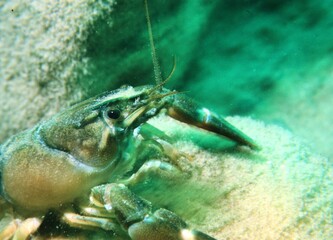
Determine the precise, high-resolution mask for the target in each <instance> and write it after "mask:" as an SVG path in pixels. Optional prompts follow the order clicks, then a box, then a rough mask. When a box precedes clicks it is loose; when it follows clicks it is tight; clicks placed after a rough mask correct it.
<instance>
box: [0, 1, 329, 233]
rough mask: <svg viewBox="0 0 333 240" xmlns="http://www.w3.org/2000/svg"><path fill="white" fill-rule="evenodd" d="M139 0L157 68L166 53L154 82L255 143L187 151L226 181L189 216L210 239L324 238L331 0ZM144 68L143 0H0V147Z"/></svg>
mask: <svg viewBox="0 0 333 240" xmlns="http://www.w3.org/2000/svg"><path fill="white" fill-rule="evenodd" d="M148 4H149V7H150V17H151V21H152V27H153V33H154V39H155V44H156V48H157V53H158V58H159V60H160V63H161V69H162V73H163V76H164V78H166V77H167V76H168V74H169V72H171V69H172V67H173V57H175V58H176V71H175V73H174V74H173V76H172V78H171V80H170V81H169V82H168V83H167V84H166V87H167V88H169V89H176V90H178V91H184V92H186V94H188V95H190V96H191V97H192V98H194V99H196V100H197V101H198V102H200V103H201V104H202V105H203V106H206V107H207V108H210V109H214V110H215V111H216V112H218V113H219V114H221V115H223V116H239V117H231V118H229V119H230V121H231V122H232V123H234V124H235V125H236V126H237V127H239V128H241V129H242V130H243V131H244V132H246V133H247V134H249V135H250V136H251V137H253V138H254V139H255V140H256V141H258V142H259V143H260V144H261V145H262V146H263V150H262V152H261V153H258V155H255V156H251V157H250V158H248V157H247V156H246V155H244V154H237V152H236V153H235V152H225V151H224V152H223V151H222V153H221V152H220V151H219V147H216V146H215V144H217V143H216V139H214V140H212V141H211V142H210V141H209V144H206V143H201V147H203V149H208V150H210V151H212V152H205V150H203V149H197V147H196V146H191V147H188V148H189V149H191V150H189V151H194V152H195V151H198V152H200V154H198V157H199V156H201V157H202V158H205V159H206V160H205V163H206V164H208V163H207V159H211V160H212V161H211V163H210V164H211V166H210V167H211V168H209V169H213V168H214V167H216V166H218V168H219V169H221V170H220V171H218V173H212V172H210V173H208V175H209V176H213V177H215V179H216V180H214V181H212V184H216V186H223V188H224V189H225V191H224V197H223V199H222V200H221V205H219V206H218V207H216V209H207V212H208V213H207V216H205V217H202V218H204V220H202V222H200V221H197V220H192V221H193V224H196V225H197V226H199V227H200V229H202V228H204V229H206V230H207V231H208V232H209V233H211V234H212V235H213V236H216V237H217V238H218V239H223V238H226V239H332V238H333V205H332V202H333V201H332V200H333V194H332V192H333V191H332V190H333V174H332V169H333V168H332V167H333V148H332V145H333V139H332V136H333V128H332V122H333V108H332V103H333V94H332V92H333V79H332V78H333V55H332V53H333V41H332V39H333V12H332V11H331V9H333V1H332V0H322V1H313V0H303V1H297V0H291V1H283V0H279V1H278V0H266V1H264V0H262V1H258V0H257V1H254V0H234V1H231V0H211V1H207V0H191V1H190V0H184V1H176V0H154V1H152V0H150V1H148ZM152 69H153V68H152V60H151V55H150V47H149V41H148V33H147V27H146V18H145V13H144V3H143V1H141V0H140V1H139V0H123V1H121V0H119V1H112V0H108V1H107V0H105V1H103V0H95V1H94V0H78V1H51V0H49V1H42V2H41V1H34V0H33V1H30V2H27V1H23V0H11V1H6V0H2V1H0V143H2V142H4V141H5V140H6V139H7V138H8V137H10V136H12V135H13V134H15V133H17V132H19V131H22V130H24V129H27V128H29V127H32V126H34V125H35V124H36V123H37V122H39V121H41V120H45V119H48V118H49V117H50V116H52V115H53V114H54V113H56V112H58V111H59V110H61V109H64V108H65V107H67V106H69V105H71V104H73V103H75V102H78V101H80V100H82V99H86V98H88V97H90V96H94V95H96V94H99V93H101V92H105V91H109V90H112V89H115V88H118V87H120V86H122V85H124V84H126V85H134V86H137V85H143V84H154V76H153V71H152ZM249 117H251V118H249ZM163 121H164V120H163ZM163 121H162V122H161V123H157V125H165V124H167V123H163ZM165 121H167V120H165ZM168 121H169V120H168ZM168 124H170V126H173V124H174V123H173V122H171V123H168ZM168 126H169V125H168ZM161 127H162V128H163V126H161ZM173 129H174V132H177V131H176V130H179V131H180V132H181V129H178V128H177V126H174V128H173ZM166 131H167V130H166ZM183 131H184V130H183ZM188 131H190V130H188ZM172 132H173V131H171V132H170V134H171V135H172V134H173V133H172ZM174 134H175V135H176V136H178V137H181V136H182V135H181V134H178V135H177V133H174ZM184 136H187V137H189V136H188V134H187V133H184ZM199 138H200V137H198V138H197V139H199ZM196 141H198V140H196V139H194V140H193V142H194V143H196ZM180 144H184V143H180ZM180 146H182V147H183V148H185V149H186V147H184V146H183V145H180ZM186 146H187V145H186ZM199 146H200V143H199ZM193 149H194V150H193ZM221 159H223V161H221ZM198 164H199V165H200V164H201V165H200V166H203V165H205V164H203V163H202V162H201V163H198ZM214 164H215V165H214ZM208 165H209V164H208ZM208 172H209V171H208ZM235 189H236V190H235ZM231 205H233V206H235V207H234V208H231V209H233V210H232V211H231V210H230V209H229V207H230V206H231ZM179 208H180V207H179ZM183 215H186V213H184V214H183ZM188 215H189V214H188ZM209 219H210V221H212V222H213V223H214V224H213V225H211V226H210V225H209V224H210V223H209ZM190 221H191V220H190ZM207 222H208V223H207ZM255 222H256V223H257V224H255ZM205 223H206V224H205ZM207 224H208V225H207Z"/></svg>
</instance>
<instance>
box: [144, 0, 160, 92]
mask: <svg viewBox="0 0 333 240" xmlns="http://www.w3.org/2000/svg"><path fill="white" fill-rule="evenodd" d="M145 8H146V18H147V26H148V34H149V43H150V48H151V56H152V60H153V66H154V75H155V82H156V84H157V85H159V84H161V82H162V74H161V68H160V64H159V63H158V59H157V55H156V49H155V44H154V38H153V31H152V30H151V23H150V17H149V10H148V3H147V0H145Z"/></svg>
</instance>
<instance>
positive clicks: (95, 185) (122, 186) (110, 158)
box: [0, 1, 257, 240]
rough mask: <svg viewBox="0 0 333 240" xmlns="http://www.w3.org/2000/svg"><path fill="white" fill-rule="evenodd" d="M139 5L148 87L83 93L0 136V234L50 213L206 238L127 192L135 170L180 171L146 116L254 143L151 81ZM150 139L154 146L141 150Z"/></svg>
mask: <svg viewBox="0 0 333 240" xmlns="http://www.w3.org/2000/svg"><path fill="white" fill-rule="evenodd" d="M145 5H146V13H147V21H148V23H149V24H148V29H149V33H150V42H151V46H152V52H153V53H152V55H153V64H154V69H155V77H156V85H151V86H150V85H147V86H141V87H130V86H126V87H122V88H119V89H117V90H115V91H110V92H107V93H105V94H102V95H99V96H96V97H93V98H90V99H88V100H85V101H83V102H80V103H78V104H76V105H74V106H72V107H70V108H68V109H66V110H64V111H62V112H60V113H58V114H56V115H55V116H53V117H52V118H51V119H50V120H48V121H45V122H41V123H40V124H38V125H36V126H35V127H33V128H32V129H29V130H26V131H24V132H21V133H19V134H17V135H15V136H13V137H11V138H10V139H8V140H7V141H6V142H5V143H4V144H2V145H1V147H0V207H1V211H3V212H0V214H1V215H0V216H1V217H2V218H3V219H7V220H8V219H9V220H8V221H6V223H7V224H3V221H2V220H3V219H2V220H1V224H0V227H1V229H0V239H16V240H24V239H27V238H29V237H30V236H35V235H38V234H40V231H39V230H40V227H41V226H42V225H43V222H44V220H45V219H47V217H45V216H49V215H48V213H49V212H56V214H55V217H56V218H57V221H58V222H59V224H64V225H69V226H70V227H71V228H83V229H95V230H96V231H98V230H104V231H107V232H110V233H111V234H110V237H111V236H112V235H115V236H123V238H124V239H133V240H141V239H145V240H154V239H160V240H163V239H165V240H166V239H168V240H190V239H197V240H210V239H214V238H212V237H210V236H208V235H207V234H205V233H202V232H200V231H197V230H194V229H191V228H190V226H188V225H187V224H186V223H185V222H184V221H183V220H182V219H181V218H180V217H179V216H177V215H176V214H175V213H173V212H171V211H169V210H167V209H163V208H160V209H156V207H155V208H154V206H153V203H151V202H149V201H147V200H145V199H143V198H141V197H140V196H138V195H136V194H135V193H134V192H132V191H131V189H130V186H135V185H138V184H140V180H142V179H144V176H145V175H149V174H155V175H159V176H161V178H163V176H162V175H165V176H166V175H167V176H172V175H178V174H179V173H180V174H181V173H182V172H181V171H182V170H181V169H180V168H179V167H178V165H177V160H178V157H177V156H179V155H177V154H174V151H176V150H175V149H173V147H172V141H170V137H169V136H167V135H166V134H165V133H163V132H162V131H161V130H158V129H156V127H154V126H152V125H150V124H149V123H148V120H150V119H151V118H153V117H155V116H157V115H159V114H167V115H168V116H170V117H172V118H175V119H177V120H179V121H181V122H184V123H187V124H190V125H193V126H196V127H198V128H201V129H205V130H207V131H210V132H213V133H216V134H218V135H221V136H224V137H227V138H229V139H231V140H233V141H235V142H236V143H238V144H240V145H245V146H248V147H250V148H252V149H256V148H257V145H256V144H255V142H254V141H253V140H252V139H251V138H249V137H248V136H246V135H245V134H244V133H242V132H241V131H239V130H238V129H236V128H235V127H233V126H232V125H231V124H229V123H228V122H226V121H225V120H223V119H222V118H220V117H219V116H218V115H217V114H215V113H213V112H212V111H210V110H208V109H206V108H203V107H201V106H200V105H198V104H197V103H195V102H194V101H193V100H191V99H190V98H188V97H187V96H185V95H184V94H181V93H178V92H176V91H170V90H168V89H166V88H164V84H165V82H166V81H167V80H165V81H162V80H161V79H162V78H161V76H160V73H159V72H160V71H159V70H158V63H157V59H156V54H155V49H154V47H153V39H152V34H151V28H150V22H149V14H148V7H147V2H146V1H145ZM152 147H153V148H154V149H155V150H156V151H158V154H155V155H154V156H152V155H150V154H149V153H150V151H141V150H142V149H149V148H152ZM156 156H165V157H162V158H161V159H156ZM7 209H8V211H7ZM45 221H46V220H45ZM118 239H119V238H118Z"/></svg>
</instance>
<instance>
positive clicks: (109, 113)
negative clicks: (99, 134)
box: [106, 109, 120, 119]
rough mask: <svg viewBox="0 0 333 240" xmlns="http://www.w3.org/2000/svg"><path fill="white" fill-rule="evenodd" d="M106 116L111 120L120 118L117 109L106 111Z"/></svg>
mask: <svg viewBox="0 0 333 240" xmlns="http://www.w3.org/2000/svg"><path fill="white" fill-rule="evenodd" d="M106 115H107V116H108V117H109V118H111V119H118V118H119V117H120V111H119V110H118V109H108V110H107V112H106Z"/></svg>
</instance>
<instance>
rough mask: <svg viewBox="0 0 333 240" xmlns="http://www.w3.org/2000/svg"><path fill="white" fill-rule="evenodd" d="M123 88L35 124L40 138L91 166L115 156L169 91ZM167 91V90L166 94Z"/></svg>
mask: <svg viewBox="0 0 333 240" xmlns="http://www.w3.org/2000/svg"><path fill="white" fill-rule="evenodd" d="M163 91H164V93H162V90H160V89H158V90H157V89H156V88H155V87H154V86H142V87H136V88H133V87H123V88H120V89H117V90H115V91H111V92H108V93H106V94H102V95H100V96H97V97H94V98H91V99H88V100H86V101H83V102H81V103H78V104H76V105H74V106H72V107H71V108H69V109H67V110H65V111H63V112H60V113H59V114H57V115H55V116H54V117H53V118H52V119H50V120H49V121H48V122H45V123H43V124H41V125H40V127H39V133H40V134H39V135H40V136H41V140H42V141H43V142H44V143H45V144H46V145H48V146H49V147H52V148H55V149H58V150H61V151H64V152H67V153H69V154H70V155H72V156H73V157H74V158H75V159H77V160H79V161H80V162H82V163H84V164H85V165H89V166H92V167H102V168H104V167H106V166H108V165H110V164H112V163H113V162H114V160H116V159H119V157H120V155H121V154H122V152H124V149H125V148H126V144H128V142H129V139H130V138H131V137H132V136H133V132H134V130H135V129H136V128H137V127H138V126H140V125H141V124H143V123H145V122H146V121H147V120H149V119H150V118H151V117H153V116H155V115H156V114H158V112H159V111H160V110H161V109H162V108H163V106H164V105H165V103H166V102H165V101H164V99H165V97H164V96H166V95H170V91H168V90H163ZM168 92H169V93H168Z"/></svg>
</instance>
